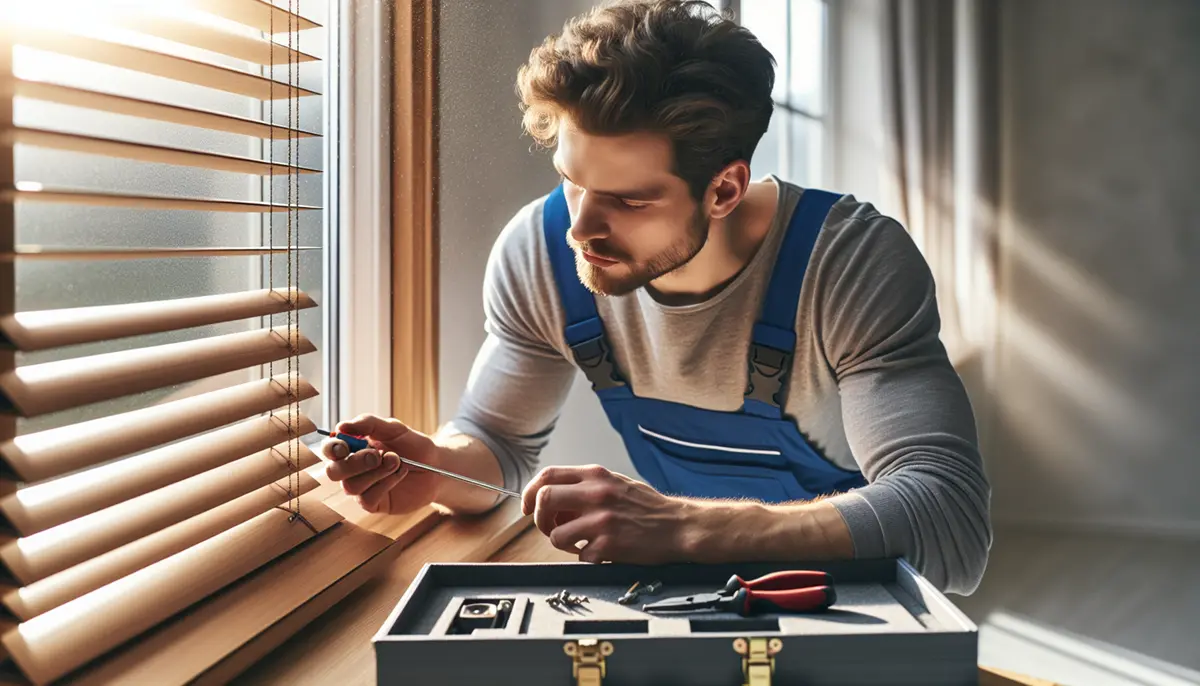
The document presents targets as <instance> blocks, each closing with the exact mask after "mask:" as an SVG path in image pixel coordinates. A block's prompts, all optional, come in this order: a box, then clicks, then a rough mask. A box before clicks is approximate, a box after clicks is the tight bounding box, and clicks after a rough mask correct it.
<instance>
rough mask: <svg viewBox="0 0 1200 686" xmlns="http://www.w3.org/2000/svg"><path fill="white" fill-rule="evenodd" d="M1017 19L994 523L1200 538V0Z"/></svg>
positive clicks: (1009, 67) (1100, 6)
mask: <svg viewBox="0 0 1200 686" xmlns="http://www.w3.org/2000/svg"><path fill="white" fill-rule="evenodd" d="M1001 12H1002V23H1001V27H1002V34H1001V50H1002V71H1003V74H1004V81H1005V85H1004V89H1003V93H1002V96H1003V101H1004V103H1005V107H1004V111H1003V117H1002V120H1003V122H1004V131H1003V135H1002V139H1001V140H1002V151H1003V155H1004V157H1005V160H1006V161H1005V164H1004V166H1003V171H1004V186H1005V188H1004V194H1003V195H1004V198H1003V200H1002V203H1001V210H1002V226H1001V251H1002V269H1001V274H1000V280H1001V292H1000V293H999V298H1000V302H999V304H1000V322H999V325H1000V340H999V348H998V353H999V355H998V359H997V363H998V374H997V377H996V379H997V386H996V388H995V389H994V397H995V399H996V401H997V403H996V404H997V407H998V410H999V412H998V414H997V416H995V417H993V420H994V421H995V426H996V431H995V435H996V441H995V443H994V444H993V445H991V446H989V448H990V453H989V457H990V460H989V466H990V468H991V470H992V473H993V479H994V482H995V487H996V498H995V501H994V507H995V510H996V516H997V519H998V520H1013V519H1021V520H1033V521H1036V522H1040V523H1044V522H1063V523H1068V524H1074V525H1080V526H1085V527H1092V528H1096V527H1102V528H1128V529H1133V530H1152V531H1159V532H1177V533H1187V534H1190V535H1195V536H1200V498H1197V497H1196V487H1197V485H1198V484H1200V421H1197V417H1200V358H1198V356H1197V353H1198V352H1200V277H1198V276H1197V274H1198V273H1200V272H1198V270H1197V265H1198V264H1200V219H1198V218H1197V217H1198V216H1200V215H1198V214H1197V211H1196V208H1195V206H1194V205H1195V198H1196V188H1197V185H1198V184H1200V87H1197V84H1200V39H1198V37H1200V3H1197V2H1195V0H1156V2H1152V3H1143V2H1135V1H1134V0H1057V1H1056V2H1042V1H1037V0H1006V2H1004V3H1002V5H1001Z"/></svg>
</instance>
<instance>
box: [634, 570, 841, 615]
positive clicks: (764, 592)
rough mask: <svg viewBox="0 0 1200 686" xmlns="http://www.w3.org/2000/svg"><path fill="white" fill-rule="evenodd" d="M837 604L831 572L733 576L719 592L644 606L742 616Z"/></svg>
mask: <svg viewBox="0 0 1200 686" xmlns="http://www.w3.org/2000/svg"><path fill="white" fill-rule="evenodd" d="M836 602H837V593H836V592H835V591H834V590H833V576H832V575H830V574H829V573H828V572H817V571H810V570H792V571H785V572H773V573H771V574H766V575H764V576H760V577H758V578H757V579H752V580H750V581H746V580H745V579H742V578H741V577H740V576H738V575H736V574H734V575H733V576H732V577H730V579H729V582H728V583H726V584H725V588H723V589H721V590H720V591H718V592H716V593H701V594H699V595H689V596H677V597H675V598H667V599H666V600H660V601H658V602H656V603H650V604H648V605H643V606H642V610H644V611H646V612H697V611H705V612H735V613H737V614H739V615H741V616H743V617H747V616H749V615H753V614H757V613H760V612H819V611H823V610H826V609H828V608H829V606H830V605H833V604H834V603H836Z"/></svg>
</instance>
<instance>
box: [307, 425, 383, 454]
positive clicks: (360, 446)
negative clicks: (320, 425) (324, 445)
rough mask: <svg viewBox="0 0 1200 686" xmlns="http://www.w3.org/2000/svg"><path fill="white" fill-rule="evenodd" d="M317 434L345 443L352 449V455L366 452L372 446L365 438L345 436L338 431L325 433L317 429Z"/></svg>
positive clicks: (351, 435)
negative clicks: (361, 451) (362, 451)
mask: <svg viewBox="0 0 1200 686" xmlns="http://www.w3.org/2000/svg"><path fill="white" fill-rule="evenodd" d="M317 433H319V434H321V435H322V436H328V437H330V438H336V439H338V440H339V441H342V442H344V443H345V444H346V445H347V446H348V447H349V448H350V452H352V453H356V452H358V451H360V450H366V449H367V448H369V447H371V446H370V444H369V443H367V439H365V438H363V437H362V436H355V435H353V434H343V433H338V432H336V431H324V430H322V429H317Z"/></svg>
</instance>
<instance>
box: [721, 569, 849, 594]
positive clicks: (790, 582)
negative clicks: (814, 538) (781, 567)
mask: <svg viewBox="0 0 1200 686" xmlns="http://www.w3.org/2000/svg"><path fill="white" fill-rule="evenodd" d="M832 585H833V575H832V574H830V573H829V572H817V571H812V570H807V569H793V570H790V571H785V572H772V573H770V574H764V575H763V576H760V577H758V578H757V579H751V580H750V581H746V580H745V579H743V578H742V577H740V576H738V575H737V574H734V575H733V576H731V577H730V578H729V582H728V583H726V584H725V588H724V589H723V591H722V592H724V593H733V592H735V591H737V590H738V589H739V588H745V589H749V590H751V591H784V590H788V589H793V588H811V587H813V586H832Z"/></svg>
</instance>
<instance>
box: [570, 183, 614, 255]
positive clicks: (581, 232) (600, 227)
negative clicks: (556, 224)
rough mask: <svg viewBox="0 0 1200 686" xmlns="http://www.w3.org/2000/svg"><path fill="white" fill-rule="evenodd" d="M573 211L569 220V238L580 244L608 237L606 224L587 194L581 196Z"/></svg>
mask: <svg viewBox="0 0 1200 686" xmlns="http://www.w3.org/2000/svg"><path fill="white" fill-rule="evenodd" d="M574 210H575V211H574V212H573V213H572V214H574V217H572V219H571V237H572V238H574V239H575V240H576V241H579V242H581V243H582V242H584V241H590V240H595V239H597V238H603V237H604V236H607V235H608V223H607V222H605V221H604V216H603V214H602V213H601V211H600V209H599V208H598V207H597V206H596V203H595V201H594V200H593V199H592V198H589V197H588V194H587V193H584V194H583V197H582V198H580V200H579V202H578V204H576V206H575V208H574Z"/></svg>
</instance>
